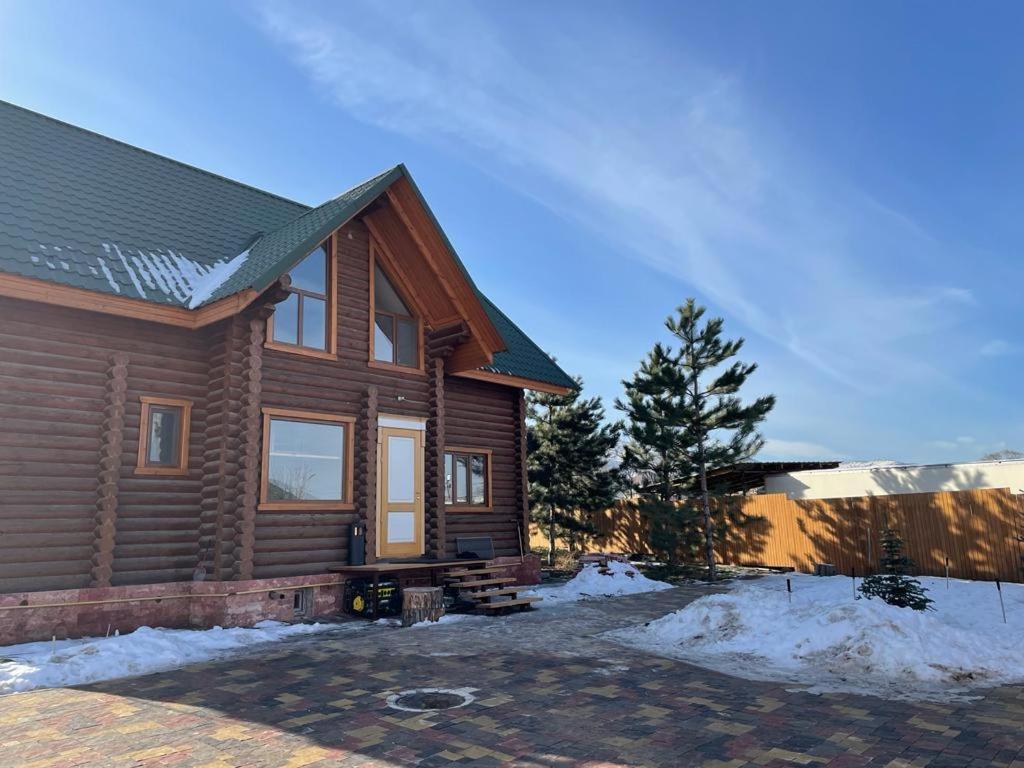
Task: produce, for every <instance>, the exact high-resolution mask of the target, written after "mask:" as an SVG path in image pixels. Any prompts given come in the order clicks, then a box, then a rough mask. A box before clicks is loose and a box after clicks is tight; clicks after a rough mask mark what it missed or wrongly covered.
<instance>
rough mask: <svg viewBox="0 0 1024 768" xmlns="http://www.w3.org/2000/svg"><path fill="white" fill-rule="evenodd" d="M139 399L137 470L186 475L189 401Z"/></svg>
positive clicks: (150, 472) (160, 398)
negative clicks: (140, 407)
mask: <svg viewBox="0 0 1024 768" xmlns="http://www.w3.org/2000/svg"><path fill="white" fill-rule="evenodd" d="M140 402H141V403H142V409H141V413H140V418H139V456H138V466H137V467H136V469H135V471H136V473H137V474H142V475H146V474H149V475H184V474H187V473H188V439H189V420H190V418H191V413H192V403H191V402H190V401H188V400H175V399H171V398H164V397H143V398H140Z"/></svg>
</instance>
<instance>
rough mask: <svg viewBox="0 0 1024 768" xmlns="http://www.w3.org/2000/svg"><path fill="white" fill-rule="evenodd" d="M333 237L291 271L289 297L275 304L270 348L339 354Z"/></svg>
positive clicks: (270, 324) (269, 326)
mask: <svg viewBox="0 0 1024 768" xmlns="http://www.w3.org/2000/svg"><path fill="white" fill-rule="evenodd" d="M335 262H336V260H335V257H334V247H333V242H332V240H330V239H329V240H327V241H325V242H324V243H323V244H321V245H318V246H317V247H316V248H314V249H313V250H312V251H311V252H310V253H309V255H307V256H306V257H305V258H304V259H303V260H302V261H300V262H299V263H298V264H296V265H295V266H294V267H292V269H291V270H290V271H289V272H288V277H289V278H290V279H291V285H290V286H289V287H288V297H287V298H286V299H285V300H284V301H282V302H281V303H279V304H278V305H277V306H276V307H274V314H273V316H272V317H271V318H270V321H269V323H268V329H267V347H269V348H271V349H279V350H284V351H287V352H295V353H298V354H303V355H312V356H314V357H327V358H333V357H335V356H336V354H337V311H336V302H337V299H336V296H337V281H336V279H335V274H336V266H335Z"/></svg>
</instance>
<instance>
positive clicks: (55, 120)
mask: <svg viewBox="0 0 1024 768" xmlns="http://www.w3.org/2000/svg"><path fill="white" fill-rule="evenodd" d="M0 104H2V105H4V106H8V107H12V108H13V109H16V110H19V111H21V112H27V113H28V114H30V115H34V116H36V117H41V118H43V119H44V120H48V121H50V122H51V123H56V124H57V125H60V126H63V127H64V128H72V129H74V130H76V131H79V132H81V133H86V134H88V135H90V136H94V137H96V138H98V139H103V140H104V141H108V142H111V143H113V144H120V145H121V146H122V147H127V148H128V149H131V150H134V151H136V152H140V153H142V154H145V155H149V156H150V157H155V158H157V159H158V160H163V161H164V162H166V163H173V164H174V165H177V166H180V167H182V168H187V169H188V170H190V171H195V172H197V173H201V174H203V175H204V176H210V177H212V178H214V179H217V180H219V181H226V182H228V183H229V184H234V185H235V186H237V187H243V188H245V189H248V190H251V191H253V192H258V193H259V194H261V195H266V196H267V197H272V198H274V199H275V200H281V201H282V202H285V203H290V204H291V205H295V206H299V207H301V208H305V209H306V211H308V210H311V207H310V206H309V205H307V204H306V203H300V202H299V201H298V200H292V199H291V198H290V197H285V196H284V195H278V194H276V193H274V192H269V191H267V190H265V189H260V188H259V187H257V186H254V185H252V184H247V183H246V182H244V181H239V180H238V179H232V178H231V177H230V176H224V175H223V174H220V173H214V172H213V171H208V170H206V169H205V168H200V167H199V166H198V165H192V164H191V163H186V162H185V161H184V160H176V159H175V158H173V157H168V156H167V155H161V154H160V153H159V152H154V151H153V150H151V149H145V148H143V147H139V146H136V145H135V144H129V143H128V142H127V141H122V140H121V139H115V138H113V137H112V136H105V135H104V134H102V133H98V132H97V131H92V130H89V129H88V128H83V127H82V126H80V125H75V124H74V123H69V122H66V121H65V120H61V119H59V118H56V117H52V116H51V115H45V114H43V113H42V112H37V111H36V110H34V109H29V108H28V107H23V106H21V105H20V104H15V103H13V102H10V101H6V100H5V99H0ZM303 213H305V211H303ZM300 215H301V214H300Z"/></svg>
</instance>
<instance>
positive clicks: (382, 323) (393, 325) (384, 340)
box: [370, 251, 423, 369]
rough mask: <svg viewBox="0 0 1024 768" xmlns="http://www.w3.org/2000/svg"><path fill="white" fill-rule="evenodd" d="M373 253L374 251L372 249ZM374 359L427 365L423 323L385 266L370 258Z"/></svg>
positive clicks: (410, 365)
mask: <svg viewBox="0 0 1024 768" xmlns="http://www.w3.org/2000/svg"><path fill="white" fill-rule="evenodd" d="M371 253H372V251H371ZM370 270H371V271H370V276H371V277H370V283H371V288H370V297H371V302H372V306H371V309H372V312H371V317H372V318H373V327H372V328H371V329H370V362H372V363H376V364H382V365H388V366H392V365H393V366H396V367H399V368H413V369H419V368H422V367H423V356H422V353H423V344H422V339H423V324H422V321H421V320H420V318H418V317H417V316H416V315H415V314H413V312H412V310H411V309H410V308H409V303H408V302H407V301H406V300H405V299H404V298H403V297H402V295H401V294H400V293H399V291H398V290H397V289H396V288H395V285H394V283H393V282H392V281H391V279H390V278H388V276H387V274H386V273H385V272H384V270H383V269H381V267H380V264H379V263H378V262H377V259H376V258H371V259H370Z"/></svg>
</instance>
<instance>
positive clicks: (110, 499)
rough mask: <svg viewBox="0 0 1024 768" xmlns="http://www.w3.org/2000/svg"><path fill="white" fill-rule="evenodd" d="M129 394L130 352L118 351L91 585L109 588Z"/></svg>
mask: <svg viewBox="0 0 1024 768" xmlns="http://www.w3.org/2000/svg"><path fill="white" fill-rule="evenodd" d="M127 396H128V355H126V354H124V353H123V352H115V353H114V354H112V355H111V356H110V369H109V370H108V371H107V387H106V398H105V402H104V407H103V429H102V431H101V433H100V473H99V485H98V487H97V489H96V496H97V499H96V530H95V533H94V536H95V538H94V540H93V554H92V586H94V587H109V586H110V577H111V576H112V575H113V573H114V570H113V568H114V534H115V532H116V524H117V495H118V487H117V486H118V482H119V481H120V479H121V463H122V459H123V455H122V453H121V450H122V444H123V443H124V405H125V400H126V399H127Z"/></svg>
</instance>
